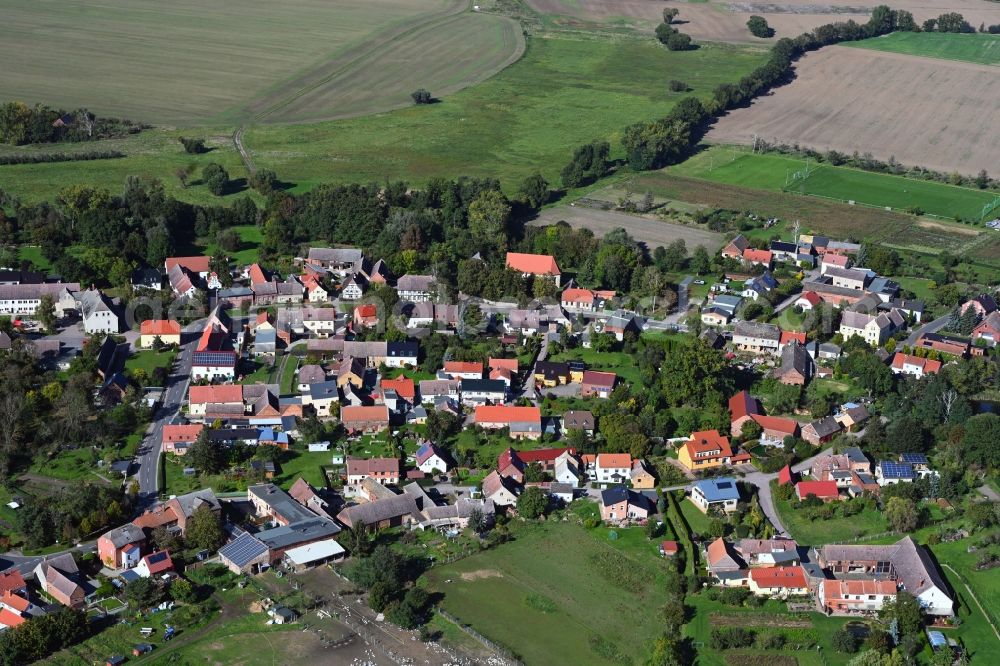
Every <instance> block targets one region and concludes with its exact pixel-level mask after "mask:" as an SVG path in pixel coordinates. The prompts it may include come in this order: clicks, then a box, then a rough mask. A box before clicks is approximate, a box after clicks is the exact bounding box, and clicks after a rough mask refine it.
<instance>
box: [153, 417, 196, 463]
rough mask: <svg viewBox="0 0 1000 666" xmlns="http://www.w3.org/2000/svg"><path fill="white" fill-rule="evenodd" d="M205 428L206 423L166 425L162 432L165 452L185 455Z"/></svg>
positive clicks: (162, 443)
mask: <svg viewBox="0 0 1000 666" xmlns="http://www.w3.org/2000/svg"><path fill="white" fill-rule="evenodd" d="M204 429H205V425H204V424H202V423H194V424H173V423H168V424H166V425H164V426H163V431H162V434H161V445H162V448H163V452H164V453H172V454H174V455H177V456H182V455H184V454H185V453H187V450H188V449H189V448H190V447H191V445H192V444H194V443H195V442H196V441H197V440H198V436H199V435H200V434H201V431H202V430H204Z"/></svg>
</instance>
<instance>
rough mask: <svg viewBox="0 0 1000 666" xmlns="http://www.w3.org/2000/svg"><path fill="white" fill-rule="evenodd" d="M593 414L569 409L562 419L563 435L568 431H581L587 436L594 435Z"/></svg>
mask: <svg viewBox="0 0 1000 666" xmlns="http://www.w3.org/2000/svg"><path fill="white" fill-rule="evenodd" d="M595 423H596V422H595V419H594V414H593V413H592V412H589V411H587V410H583V409H571V410H569V411H567V412H566V413H564V414H563V417H562V429H563V432H564V433H567V432H569V431H570V430H582V431H584V432H585V433H587V434H588V435H592V434H593V433H594V429H595V427H596V425H595Z"/></svg>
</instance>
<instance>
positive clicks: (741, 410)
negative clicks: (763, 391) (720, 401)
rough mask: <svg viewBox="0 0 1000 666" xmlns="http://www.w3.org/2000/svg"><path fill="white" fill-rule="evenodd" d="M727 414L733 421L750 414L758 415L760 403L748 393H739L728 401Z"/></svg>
mask: <svg viewBox="0 0 1000 666" xmlns="http://www.w3.org/2000/svg"><path fill="white" fill-rule="evenodd" d="M729 413H730V415H731V416H732V420H733V421H735V420H736V419H740V418H743V417H744V416H750V415H751V414H760V413H761V408H760V402H759V401H758V400H757V398H754V397H753V396H751V395H750V392H749V391H740V392H739V393H737V394H736V395H734V396H733V397H731V398H730V399H729Z"/></svg>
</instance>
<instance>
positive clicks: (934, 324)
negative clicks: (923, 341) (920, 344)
mask: <svg viewBox="0 0 1000 666" xmlns="http://www.w3.org/2000/svg"><path fill="white" fill-rule="evenodd" d="M949 321H951V315H950V314H949V315H945V316H944V317H938V318H937V319H935V320H934V321H931V322H928V323H926V324H924V325H923V326H921V327H920V328H918V329H917V330H915V331H913V333H910V336H909V337H908V338H906V342H905V343H903V344H906V345H909V346H911V347H912V346H913V345H915V344H917V340H919V339H920V336H921V335H923V334H925V333H937V332H938V331H940V330H941V329H942V328H944V327H945V326H947V325H948V322H949Z"/></svg>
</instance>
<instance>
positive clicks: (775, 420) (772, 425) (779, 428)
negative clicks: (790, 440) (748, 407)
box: [753, 414, 799, 435]
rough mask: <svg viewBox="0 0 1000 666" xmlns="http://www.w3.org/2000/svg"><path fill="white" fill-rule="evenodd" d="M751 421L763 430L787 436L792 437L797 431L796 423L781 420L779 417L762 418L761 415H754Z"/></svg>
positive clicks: (797, 424)
mask: <svg viewBox="0 0 1000 666" xmlns="http://www.w3.org/2000/svg"><path fill="white" fill-rule="evenodd" d="M753 420H754V421H756V422H757V423H758V424H759V425H760V427H761V428H763V429H764V430H771V431H776V432H784V433H787V434H789V435H794V434H795V433H796V432H798V430H799V422H798V421H795V420H792V419H783V418H781V417H780V416H764V415H763V414H754V415H753Z"/></svg>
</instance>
